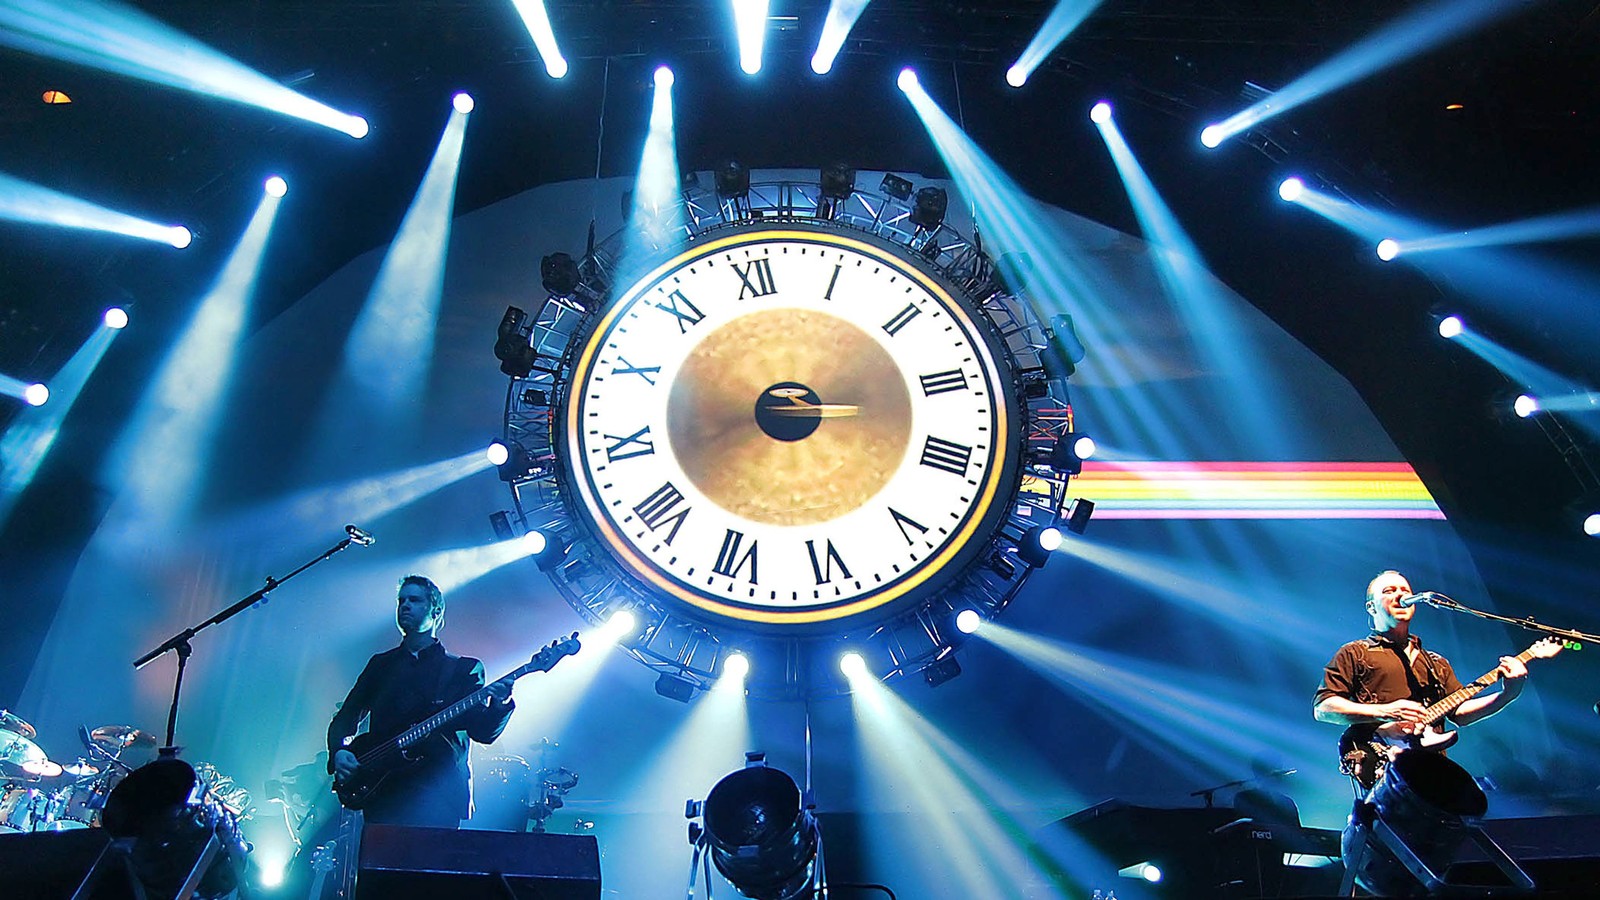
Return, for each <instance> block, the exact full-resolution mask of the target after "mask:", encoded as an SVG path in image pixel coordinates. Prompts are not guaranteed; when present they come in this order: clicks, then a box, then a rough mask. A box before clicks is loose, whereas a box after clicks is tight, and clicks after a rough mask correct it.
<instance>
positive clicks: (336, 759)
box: [333, 750, 360, 781]
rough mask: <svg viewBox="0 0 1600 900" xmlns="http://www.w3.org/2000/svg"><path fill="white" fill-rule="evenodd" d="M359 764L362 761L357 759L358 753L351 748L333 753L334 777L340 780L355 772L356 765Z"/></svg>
mask: <svg viewBox="0 0 1600 900" xmlns="http://www.w3.org/2000/svg"><path fill="white" fill-rule="evenodd" d="M359 765H360V763H359V762H358V761H357V760H356V755H355V754H354V753H351V752H350V751H349V750H340V751H339V752H338V753H335V754H334V755H333V774H334V778H335V779H336V780H338V781H343V780H345V779H346V778H349V777H350V776H351V775H352V774H354V773H355V770H356V767H357V766H359Z"/></svg>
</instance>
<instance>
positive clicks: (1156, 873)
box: [1139, 863, 1161, 884]
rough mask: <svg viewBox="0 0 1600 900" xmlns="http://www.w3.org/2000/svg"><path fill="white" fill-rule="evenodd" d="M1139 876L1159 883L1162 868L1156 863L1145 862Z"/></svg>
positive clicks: (1152, 882)
mask: <svg viewBox="0 0 1600 900" xmlns="http://www.w3.org/2000/svg"><path fill="white" fill-rule="evenodd" d="M1139 877H1140V878H1143V879H1144V880H1145V881H1148V882H1150V883H1151V884H1157V883H1159V882H1160V881H1161V869H1160V868H1159V867H1157V866H1156V865H1155V864H1154V863H1145V864H1144V866H1143V867H1142V868H1141V870H1140V872H1139Z"/></svg>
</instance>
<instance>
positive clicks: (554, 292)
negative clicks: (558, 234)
mask: <svg viewBox="0 0 1600 900" xmlns="http://www.w3.org/2000/svg"><path fill="white" fill-rule="evenodd" d="M539 283H540V284H542V285H544V289H545V290H546V291H548V292H549V294H550V296H552V297H563V298H566V297H571V296H572V295H573V294H576V293H577V292H578V285H580V284H582V283H583V274H582V273H581V272H579V271H578V261H577V260H575V259H573V258H572V255H571V254H569V253H552V254H550V255H549V256H546V257H544V258H543V259H541V260H539Z"/></svg>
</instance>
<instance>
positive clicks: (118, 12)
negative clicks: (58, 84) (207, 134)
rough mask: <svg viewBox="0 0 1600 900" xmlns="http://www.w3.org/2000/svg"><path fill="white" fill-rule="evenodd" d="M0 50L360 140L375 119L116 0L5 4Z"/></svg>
mask: <svg viewBox="0 0 1600 900" xmlns="http://www.w3.org/2000/svg"><path fill="white" fill-rule="evenodd" d="M0 44H6V45H8V46H11V47H15V48H16V49H18V50H21V51H23V52H25V53H32V54H34V55H36V56H43V57H47V58H49V59H59V60H62V61H65V62H70V63H76V64H78V65H83V66H88V67H90V68H92V69H99V70H100V71H103V72H112V73H114V74H117V75H126V76H128V77H130V78H136V79H138V80H140V81H148V82H152V83H154V84H162V85H166V86H168V87H174V88H178V89H179V90H185V91H191V92H194V93H197V94H206V95H208V96H212V97H217V98H219V99H222V100H231V101H233V102H235V103H243V104H245V105H247V106H254V107H257V108H259V109H264V110H269V111H271V112H276V113H281V114H283V115H286V116H292V117H294V118H297V119H303V120H305V121H307V122H314V123H316V124H318V125H322V126H324V127H327V128H332V129H334V130H336V131H342V132H344V133H345V134H348V135H350V136H351V137H354V138H361V137H365V136H366V134H367V131H368V127H367V120H365V119H363V118H361V117H360V116H353V115H350V114H348V113H343V112H340V111H338V110H336V109H333V108H332V107H329V106H326V105H324V104H322V103H319V102H317V101H316V100H312V99H311V98H310V97H307V96H305V95H303V94H299V93H296V92H295V91H292V90H290V89H289V88H286V87H284V86H283V85H281V84H279V83H278V82H276V81H273V80H272V79H271V78H268V77H267V76H265V75H262V74H261V73H260V72H256V71H253V70H251V69H250V68H248V67H247V66H245V65H244V64H242V63H239V62H236V61H235V60H232V59H229V58H228V57H226V56H224V55H223V54H221V53H219V52H218V51H216V50H214V49H212V48H210V47H207V46H206V45H205V44H202V43H201V42H199V41H197V40H195V39H194V38H192V37H189V36H188V35H186V34H184V33H183V32H181V31H178V30H177V29H174V28H172V27H170V26H168V25H166V24H164V23H162V22H160V21H158V20H156V19H154V18H151V17H150V16H147V15H145V14H144V13H142V12H140V11H138V10H136V9H133V8H132V7H129V6H125V5H123V4H120V3H113V2H110V0H3V2H0Z"/></svg>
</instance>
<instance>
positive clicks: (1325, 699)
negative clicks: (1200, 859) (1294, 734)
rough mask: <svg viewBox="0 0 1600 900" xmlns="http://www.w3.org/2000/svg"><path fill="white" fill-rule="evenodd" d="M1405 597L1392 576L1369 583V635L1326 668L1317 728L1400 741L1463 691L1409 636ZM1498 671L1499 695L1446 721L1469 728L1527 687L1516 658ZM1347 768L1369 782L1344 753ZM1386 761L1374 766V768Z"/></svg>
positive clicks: (1438, 659) (1506, 659)
mask: <svg viewBox="0 0 1600 900" xmlns="http://www.w3.org/2000/svg"><path fill="white" fill-rule="evenodd" d="M1410 597H1411V584H1410V582H1408V581H1406V578H1405V576H1404V575H1401V574H1400V573H1399V572H1396V571H1394V570H1393V569H1390V570H1388V571H1385V572H1381V573H1379V574H1378V576H1377V577H1376V578H1374V579H1372V581H1371V582H1370V583H1368V585H1367V614H1368V615H1370V616H1371V617H1372V633H1371V634H1369V635H1367V637H1365V638H1364V639H1362V640H1359V641H1351V642H1350V643H1348V644H1345V645H1344V646H1342V647H1340V648H1339V650H1338V652H1337V653H1335V654H1334V655H1333V659H1332V660H1330V661H1329V662H1328V665H1327V667H1326V668H1325V669H1324V670H1323V673H1322V686H1321V687H1320V688H1319V689H1318V690H1317V694H1316V706H1315V708H1314V714H1315V715H1316V718H1317V721H1319V722H1331V723H1333V724H1336V725H1352V726H1358V727H1356V728H1352V729H1349V730H1347V731H1346V732H1345V734H1346V737H1347V738H1349V737H1351V736H1352V734H1353V733H1354V734H1361V733H1362V732H1364V731H1365V732H1376V733H1378V734H1379V735H1380V736H1382V737H1386V738H1391V739H1404V738H1405V737H1407V736H1410V735H1414V734H1417V733H1419V732H1420V730H1421V729H1422V727H1423V724H1422V723H1423V722H1424V720H1425V718H1426V715H1425V708H1426V706H1427V704H1428V703H1430V702H1433V701H1436V700H1438V699H1440V698H1442V697H1444V696H1446V695H1448V694H1452V693H1454V692H1456V691H1457V690H1460V689H1461V682H1460V681H1459V680H1458V679H1457V678H1456V673H1455V670H1454V669H1453V668H1452V667H1451V665H1450V662H1449V660H1446V659H1445V658H1444V657H1443V656H1440V655H1439V654H1437V653H1434V652H1433V651H1431V650H1424V649H1423V647H1422V641H1421V640H1420V639H1418V638H1417V636H1416V635H1414V634H1412V633H1411V619H1412V617H1413V616H1414V615H1416V611H1417V607H1416V606H1414V605H1411V604H1409V603H1407V602H1406V601H1407V600H1408V599H1409V598H1410ZM1497 671H1498V674H1499V675H1500V678H1501V679H1502V688H1501V690H1499V691H1497V692H1495V693H1493V694H1486V695H1483V694H1480V695H1479V696H1477V697H1473V698H1472V699H1470V700H1467V701H1465V702H1464V703H1462V704H1461V705H1460V706H1458V707H1456V709H1455V711H1454V712H1452V713H1450V714H1449V718H1450V719H1451V721H1453V722H1455V723H1456V724H1457V725H1470V724H1472V723H1473V722H1477V721H1480V720H1483V719H1486V718H1488V717H1489V716H1492V715H1494V714H1495V713H1497V712H1499V711H1500V710H1502V709H1504V708H1505V707H1506V705H1507V704H1509V703H1510V702H1511V701H1513V700H1515V699H1517V697H1518V696H1519V695H1520V694H1521V693H1522V689H1523V687H1524V686H1525V685H1526V683H1527V676H1528V668H1527V666H1526V665H1524V664H1523V662H1522V661H1521V660H1519V659H1517V658H1515V657H1510V656H1502V657H1501V658H1500V668H1499V669H1498V670H1497ZM1362 726H1365V727H1364V728H1363V727H1362ZM1354 743H1356V744H1361V743H1365V741H1364V740H1357V741H1355V742H1354ZM1341 749H1342V750H1343V749H1344V742H1342V743H1341ZM1356 752H1362V751H1360V750H1359V749H1358V750H1357V751H1356ZM1345 762H1346V764H1347V765H1346V773H1347V774H1350V775H1352V777H1356V778H1357V779H1358V781H1366V780H1369V779H1370V776H1369V777H1368V778H1363V777H1362V776H1361V775H1357V773H1356V770H1355V769H1354V768H1352V766H1355V767H1358V768H1359V767H1362V766H1363V765H1365V766H1366V767H1367V769H1366V770H1367V771H1368V772H1370V771H1371V769H1370V766H1371V765H1372V763H1373V761H1371V760H1367V761H1362V760H1352V759H1351V758H1350V756H1349V753H1348V752H1347V753H1346V759H1345ZM1386 762H1387V760H1383V761H1378V765H1380V766H1381V765H1382V764H1383V763H1386Z"/></svg>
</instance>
